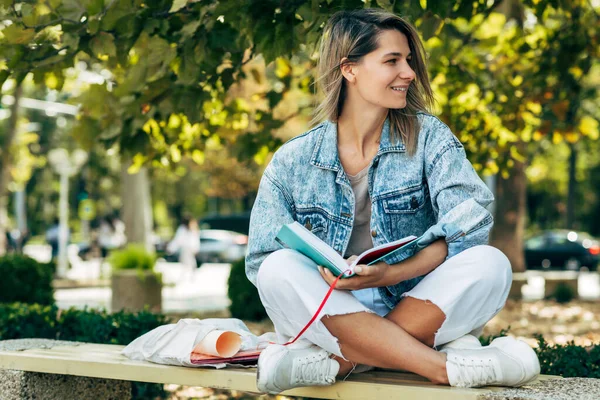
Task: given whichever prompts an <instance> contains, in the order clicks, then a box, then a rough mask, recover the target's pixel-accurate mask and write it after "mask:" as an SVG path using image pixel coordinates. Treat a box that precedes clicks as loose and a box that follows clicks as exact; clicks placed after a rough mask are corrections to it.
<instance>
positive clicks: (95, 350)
mask: <svg viewBox="0 0 600 400" xmlns="http://www.w3.org/2000/svg"><path fill="white" fill-rule="evenodd" d="M123 348H124V346H117V345H102V344H87V343H82V344H79V345H73V346H64V345H62V346H56V347H53V348H51V349H29V350H23V351H8V350H0V369H11V370H20V371H30V372H42V373H51V374H64V375H75V376H87V377H94V378H108V379H118V380H127V381H138V382H151V383H163V384H167V383H171V384H178V385H185V386H200V387H211V388H217V389H230V390H240V391H245V392H256V393H257V392H258V390H257V388H256V369H255V368H243V367H227V368H226V369H221V370H217V369H213V368H186V367H176V366H167V365H160V364H153V363H150V362H145V361H133V360H130V359H128V358H127V357H125V356H123V355H121V354H120V352H121V350H122V349H123ZM501 389H502V388H482V389H463V388H451V387H448V386H439V385H434V384H432V383H431V382H429V381H427V380H426V379H425V378H422V377H420V376H418V375H414V374H410V373H403V372H396V371H393V372H392V371H386V370H376V371H370V372H365V373H362V374H354V375H351V376H350V377H349V378H348V379H347V380H346V381H341V380H339V381H338V382H337V383H336V384H335V385H332V386H328V387H305V388H296V389H293V390H289V391H286V392H284V393H283V394H285V395H288V396H303V397H317V398H323V399H340V398H343V399H365V398H377V399H398V398H402V399H423V400H429V399H431V400H434V399H449V400H454V399H456V400H458V399H473V400H475V399H477V397H478V396H479V395H482V394H486V393H490V392H492V391H496V390H501Z"/></svg>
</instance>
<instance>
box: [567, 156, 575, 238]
mask: <svg viewBox="0 0 600 400" xmlns="http://www.w3.org/2000/svg"><path fill="white" fill-rule="evenodd" d="M569 149H570V150H571V154H570V156H569V192H568V194H567V229H574V228H575V227H574V226H573V225H574V222H575V190H576V186H577V175H576V168H577V149H576V148H575V145H573V144H571V145H570V146H569Z"/></svg>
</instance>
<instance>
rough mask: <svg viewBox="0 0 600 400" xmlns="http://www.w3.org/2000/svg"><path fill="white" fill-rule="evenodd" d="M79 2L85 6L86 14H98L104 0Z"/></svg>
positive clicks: (83, 0)
mask: <svg viewBox="0 0 600 400" xmlns="http://www.w3.org/2000/svg"><path fill="white" fill-rule="evenodd" d="M81 3H82V4H83V6H84V7H85V8H86V10H87V13H88V15H96V14H99V13H100V12H102V9H103V8H104V0H82V1H81Z"/></svg>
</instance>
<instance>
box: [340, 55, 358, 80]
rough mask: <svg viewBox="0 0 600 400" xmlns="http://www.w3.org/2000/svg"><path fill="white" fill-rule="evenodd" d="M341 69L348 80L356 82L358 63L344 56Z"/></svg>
mask: <svg viewBox="0 0 600 400" xmlns="http://www.w3.org/2000/svg"><path fill="white" fill-rule="evenodd" d="M340 70H341V71H342V75H343V76H344V78H346V80H347V81H348V82H350V83H354V81H355V80H356V65H355V64H354V63H353V62H351V61H350V60H348V57H344V58H342V61H340Z"/></svg>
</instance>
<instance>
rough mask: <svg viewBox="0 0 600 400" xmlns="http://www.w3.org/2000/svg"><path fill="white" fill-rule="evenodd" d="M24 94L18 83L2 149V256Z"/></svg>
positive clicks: (0, 191)
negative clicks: (13, 153)
mask: <svg viewBox="0 0 600 400" xmlns="http://www.w3.org/2000/svg"><path fill="white" fill-rule="evenodd" d="M22 93H23V86H22V85H21V82H20V81H18V82H17V84H16V87H15V93H14V103H13V105H12V106H11V107H10V117H9V119H8V125H7V127H6V136H5V137H4V140H3V143H2V148H1V149H0V155H1V158H0V255H3V254H4V253H6V245H7V243H6V226H7V225H8V213H7V210H6V207H8V197H7V193H6V190H7V187H8V183H9V182H10V165H11V162H12V159H11V157H10V151H9V149H10V146H11V145H12V143H13V141H14V139H15V136H16V135H17V121H18V118H19V115H18V114H19V100H20V99H21V94H22Z"/></svg>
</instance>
